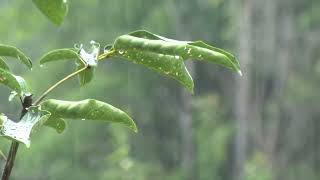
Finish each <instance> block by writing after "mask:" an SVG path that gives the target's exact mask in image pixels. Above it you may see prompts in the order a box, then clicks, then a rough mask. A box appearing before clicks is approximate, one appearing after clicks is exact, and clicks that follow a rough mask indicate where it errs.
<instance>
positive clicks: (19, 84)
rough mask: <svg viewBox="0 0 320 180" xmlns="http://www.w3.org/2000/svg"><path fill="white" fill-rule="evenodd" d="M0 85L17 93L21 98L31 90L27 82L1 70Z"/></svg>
mask: <svg viewBox="0 0 320 180" xmlns="http://www.w3.org/2000/svg"><path fill="white" fill-rule="evenodd" d="M0 83H1V84H3V85H5V86H7V87H9V88H10V89H11V90H13V91H16V92H17V93H18V94H19V95H20V96H23V95H25V94H29V93H30V90H29V87H28V85H27V83H26V81H25V80H24V79H23V78H22V77H20V76H15V75H13V74H12V73H10V72H8V71H6V70H4V69H1V68H0Z"/></svg>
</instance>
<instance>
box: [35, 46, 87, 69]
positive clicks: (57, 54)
mask: <svg viewBox="0 0 320 180" xmlns="http://www.w3.org/2000/svg"><path fill="white" fill-rule="evenodd" d="M59 60H78V62H79V63H82V61H81V57H80V56H79V54H78V53H77V52H76V51H75V50H74V49H55V50H53V51H50V52H48V53H46V54H45V55H43V56H42V57H41V58H40V65H43V64H46V63H48V62H53V61H59Z"/></svg>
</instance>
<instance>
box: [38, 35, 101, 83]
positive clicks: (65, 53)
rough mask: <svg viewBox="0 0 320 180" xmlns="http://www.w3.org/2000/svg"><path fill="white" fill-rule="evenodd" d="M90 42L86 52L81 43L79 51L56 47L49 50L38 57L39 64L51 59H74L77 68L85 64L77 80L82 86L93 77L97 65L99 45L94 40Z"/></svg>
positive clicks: (51, 60)
mask: <svg viewBox="0 0 320 180" xmlns="http://www.w3.org/2000/svg"><path fill="white" fill-rule="evenodd" d="M90 44H91V47H90V48H89V50H88V52H87V51H85V50H84V49H83V48H82V45H81V46H80V47H79V53H77V52H76V50H75V49H56V50H53V51H50V52H48V53H47V54H45V55H43V56H42V57H41V58H40V65H43V64H45V63H48V62H53V61H59V60H70V59H75V60H76V69H77V70H80V69H82V68H84V67H85V66H87V69H85V70H84V71H83V72H81V73H79V82H80V85H81V86H83V85H85V84H87V83H89V82H90V81H91V80H92V79H93V75H94V71H95V68H96V67H97V65H98V55H99V51H100V45H99V44H98V43H96V42H94V41H91V42H90Z"/></svg>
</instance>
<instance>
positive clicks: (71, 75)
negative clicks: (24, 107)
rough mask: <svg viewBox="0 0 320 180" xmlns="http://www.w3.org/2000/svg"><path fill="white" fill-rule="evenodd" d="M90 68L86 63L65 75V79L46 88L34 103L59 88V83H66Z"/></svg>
mask: <svg viewBox="0 0 320 180" xmlns="http://www.w3.org/2000/svg"><path fill="white" fill-rule="evenodd" d="M87 68H88V65H85V67H84V68H82V69H79V70H78V71H75V72H73V73H71V74H69V75H68V76H66V77H64V78H63V79H61V80H60V81H58V82H57V83H55V84H54V85H53V86H51V87H50V88H49V89H48V90H46V91H45V92H44V93H43V94H42V95H41V96H40V97H39V98H38V99H37V100H36V101H35V102H34V104H33V105H35V106H36V105H38V104H39V103H40V102H41V101H42V100H43V99H44V98H45V97H46V96H47V95H48V94H49V93H50V92H51V91H53V90H54V89H55V88H57V87H58V86H59V85H61V84H62V83H64V82H65V81H67V80H68V79H70V78H72V77H74V76H76V75H78V74H79V73H81V72H82V71H84V70H86V69H87Z"/></svg>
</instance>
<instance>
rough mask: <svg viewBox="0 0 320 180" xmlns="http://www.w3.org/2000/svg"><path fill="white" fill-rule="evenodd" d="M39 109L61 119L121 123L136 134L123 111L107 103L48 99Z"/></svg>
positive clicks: (131, 121) (135, 129) (133, 126)
mask: <svg viewBox="0 0 320 180" xmlns="http://www.w3.org/2000/svg"><path fill="white" fill-rule="evenodd" d="M41 109H43V110H47V111H49V112H50V113H51V114H52V115H53V116H55V117H59V118H63V119H83V120H100V121H105V122H115V123H121V124H124V125H126V126H127V127H129V128H130V129H132V130H134V131H135V132H137V127H136V125H135V123H134V121H133V120H132V119H131V118H130V117H129V116H128V115H127V114H126V113H125V112H123V111H121V110H120V109H118V108H115V107H113V106H111V105H109V104H107V103H104V102H101V101H97V100H93V99H87V100H83V101H61V100H55V99H50V100H46V101H44V102H42V103H41Z"/></svg>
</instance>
